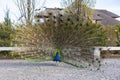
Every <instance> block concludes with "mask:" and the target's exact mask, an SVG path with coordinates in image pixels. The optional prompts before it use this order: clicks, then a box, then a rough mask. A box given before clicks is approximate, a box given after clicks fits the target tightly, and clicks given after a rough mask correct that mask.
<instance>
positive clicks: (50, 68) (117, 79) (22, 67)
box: [0, 59, 120, 80]
mask: <svg viewBox="0 0 120 80" xmlns="http://www.w3.org/2000/svg"><path fill="white" fill-rule="evenodd" d="M0 80H120V59H105V60H103V61H102V67H101V70H99V71H95V70H94V71H90V70H88V69H80V68H76V67H73V66H71V65H67V64H65V63H58V64H56V63H54V62H52V61H49V62H27V61H24V60H0Z"/></svg>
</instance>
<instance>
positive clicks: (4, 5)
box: [0, 0, 120, 22]
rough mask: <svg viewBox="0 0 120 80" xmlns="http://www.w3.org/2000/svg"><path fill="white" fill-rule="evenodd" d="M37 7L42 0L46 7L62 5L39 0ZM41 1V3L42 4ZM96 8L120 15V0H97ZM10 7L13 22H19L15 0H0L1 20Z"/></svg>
mask: <svg viewBox="0 0 120 80" xmlns="http://www.w3.org/2000/svg"><path fill="white" fill-rule="evenodd" d="M38 1H41V2H38V4H37V8H40V7H41V6H42V1H46V2H45V4H44V6H45V7H52V8H54V7H61V4H60V0H38ZM40 3H41V4H40ZM95 8H96V9H106V10H108V11H111V12H113V13H115V14H117V15H120V0H96V4H95ZM7 9H10V18H11V19H12V22H17V21H18V18H19V11H18V8H17V6H16V5H15V0H0V22H3V20H4V16H5V12H6V11H7ZM119 20H120V18H119Z"/></svg>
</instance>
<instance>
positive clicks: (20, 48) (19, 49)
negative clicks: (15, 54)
mask: <svg viewBox="0 0 120 80" xmlns="http://www.w3.org/2000/svg"><path fill="white" fill-rule="evenodd" d="M27 49H28V48H26V47H0V51H25V50H27Z"/></svg>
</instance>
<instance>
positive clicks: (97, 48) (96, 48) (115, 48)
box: [93, 47, 120, 59]
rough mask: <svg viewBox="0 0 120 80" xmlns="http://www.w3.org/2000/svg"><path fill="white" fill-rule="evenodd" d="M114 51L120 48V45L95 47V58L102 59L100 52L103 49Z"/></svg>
mask: <svg viewBox="0 0 120 80" xmlns="http://www.w3.org/2000/svg"><path fill="white" fill-rule="evenodd" d="M107 50H108V51H112V50H115V51H116V50H120V47H94V51H93V52H94V58H95V59H96V58H98V59H100V52H101V51H107Z"/></svg>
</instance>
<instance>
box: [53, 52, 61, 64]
mask: <svg viewBox="0 0 120 80" xmlns="http://www.w3.org/2000/svg"><path fill="white" fill-rule="evenodd" d="M54 61H56V62H60V61H61V60H60V55H59V53H58V52H56V55H55V56H54Z"/></svg>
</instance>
